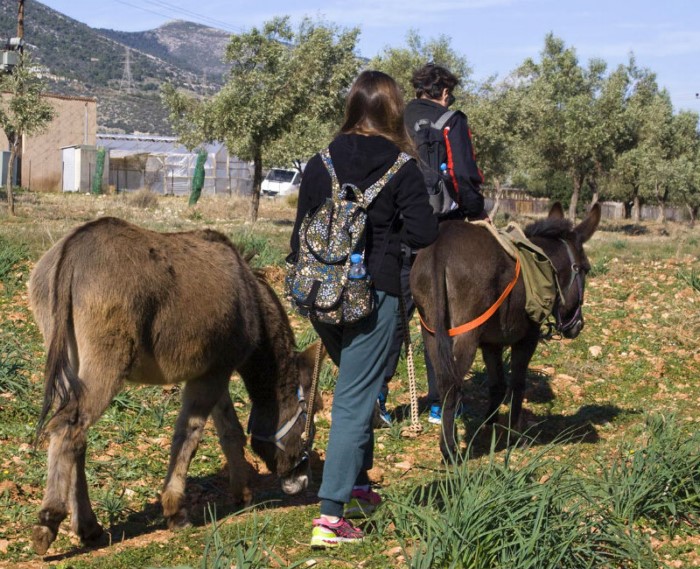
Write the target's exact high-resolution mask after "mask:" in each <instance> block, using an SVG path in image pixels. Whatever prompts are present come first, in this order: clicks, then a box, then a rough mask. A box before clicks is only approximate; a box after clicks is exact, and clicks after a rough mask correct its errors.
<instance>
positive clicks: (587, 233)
mask: <svg viewBox="0 0 700 569" xmlns="http://www.w3.org/2000/svg"><path fill="white" fill-rule="evenodd" d="M599 223H600V204H599V203H595V204H593V207H592V208H591V211H589V212H588V215H587V216H586V219H584V220H583V221H582V222H581V223H579V224H578V225H577V226H576V227H575V228H574V233H576V234H577V235H578V236H579V237H581V243H585V242H586V241H588V240H589V239H590V238H591V236H592V235H593V234H594V233H595V230H596V229H598V224H599Z"/></svg>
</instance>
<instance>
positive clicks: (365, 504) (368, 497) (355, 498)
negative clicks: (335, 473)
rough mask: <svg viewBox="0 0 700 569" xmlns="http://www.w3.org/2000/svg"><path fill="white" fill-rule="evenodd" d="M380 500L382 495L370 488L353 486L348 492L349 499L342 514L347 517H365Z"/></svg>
mask: <svg viewBox="0 0 700 569" xmlns="http://www.w3.org/2000/svg"><path fill="white" fill-rule="evenodd" d="M381 502H382V497H381V496H380V495H379V494H377V493H376V492H375V491H374V490H372V489H371V488H370V489H369V490H362V489H360V488H355V489H354V490H353V491H352V494H350V501H349V502H348V503H347V504H346V506H345V513H344V515H345V517H346V518H348V519H357V518H367V517H369V516H370V514H371V513H372V512H374V510H376V509H377V506H379V504H381Z"/></svg>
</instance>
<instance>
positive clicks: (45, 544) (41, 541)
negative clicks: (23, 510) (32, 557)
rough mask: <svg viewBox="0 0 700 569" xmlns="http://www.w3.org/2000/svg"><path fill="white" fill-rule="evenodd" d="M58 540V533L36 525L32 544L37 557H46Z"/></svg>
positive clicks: (33, 530) (33, 529)
mask: <svg viewBox="0 0 700 569" xmlns="http://www.w3.org/2000/svg"><path fill="white" fill-rule="evenodd" d="M55 539H56V532H55V531H53V530H52V529H51V528H50V527H47V526H40V525H35V526H34V528H32V544H33V545H34V552H35V553H36V554H37V555H44V553H46V552H47V551H48V549H49V546H50V545H51V544H52V543H53V542H54V540H55Z"/></svg>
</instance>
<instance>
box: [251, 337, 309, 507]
mask: <svg viewBox="0 0 700 569" xmlns="http://www.w3.org/2000/svg"><path fill="white" fill-rule="evenodd" d="M319 346H320V343H315V344H313V345H311V346H310V347H309V348H307V349H306V350H305V351H304V352H299V353H294V355H293V356H292V360H293V361H291V362H289V366H288V370H289V371H290V373H292V374H295V375H296V376H297V377H298V380H296V381H292V382H290V386H291V388H292V390H293V391H290V392H288V393H286V394H281V395H280V396H279V397H278V398H277V401H276V403H275V404H268V403H271V402H269V401H268V402H265V403H263V404H259V405H256V403H255V402H254V403H253V408H252V410H251V413H250V423H249V425H248V430H249V431H250V433H251V446H252V447H253V450H254V451H255V453H256V454H258V456H260V458H262V459H263V461H265V464H266V465H267V467H268V469H269V470H270V471H271V472H275V473H276V474H277V475H278V476H279V477H280V478H281V480H282V490H283V491H284V492H285V493H286V494H298V493H299V492H301V491H302V490H304V489H305V488H306V487H307V486H308V485H309V481H310V478H311V472H310V468H309V453H310V451H311V447H312V444H313V436H314V429H313V417H311V420H310V423H309V425H310V432H309V433H308V437H307V436H306V435H307V433H306V432H305V431H306V424H307V416H308V415H307V414H308V412H309V408H308V405H309V401H310V398H311V382H312V377H313V371H314V367H315V365H316V362H317V360H316V358H317V355H318V354H319V352H318V347H319ZM320 355H321V356H322V355H323V352H321V354H320ZM318 365H320V360H318ZM320 404H321V400H320V397H314V405H313V406H314V411H315V410H317V409H319V406H320Z"/></svg>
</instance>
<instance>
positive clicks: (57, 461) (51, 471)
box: [32, 400, 79, 555]
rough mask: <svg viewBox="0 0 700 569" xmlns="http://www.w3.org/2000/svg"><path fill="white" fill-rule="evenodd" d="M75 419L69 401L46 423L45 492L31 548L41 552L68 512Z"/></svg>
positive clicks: (74, 407) (75, 407)
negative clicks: (46, 467) (47, 440)
mask: <svg viewBox="0 0 700 569" xmlns="http://www.w3.org/2000/svg"><path fill="white" fill-rule="evenodd" d="M78 421H79V417H78V404H77V402H76V401H75V400H72V401H71V402H70V403H69V404H68V405H67V406H66V407H65V408H64V409H62V410H61V411H59V412H58V413H56V415H54V416H53V417H52V418H51V420H50V421H49V424H48V425H47V431H48V434H49V449H48V456H47V466H48V474H47V477H46V492H45V493H44V499H43V500H42V502H41V509H40V510H39V523H38V524H37V525H35V526H34V528H33V529H32V543H33V545H34V551H35V552H36V553H37V554H39V555H43V554H44V553H46V550H47V549H48V548H49V546H50V545H51V544H52V543H53V541H54V540H55V539H56V535H57V534H58V526H59V525H60V524H61V522H62V521H63V520H64V519H65V518H66V516H67V515H68V496H69V492H70V486H71V483H72V479H73V474H74V469H75V455H76V450H75V446H74V445H75V437H74V436H73V430H74V425H75V424H77V423H78Z"/></svg>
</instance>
